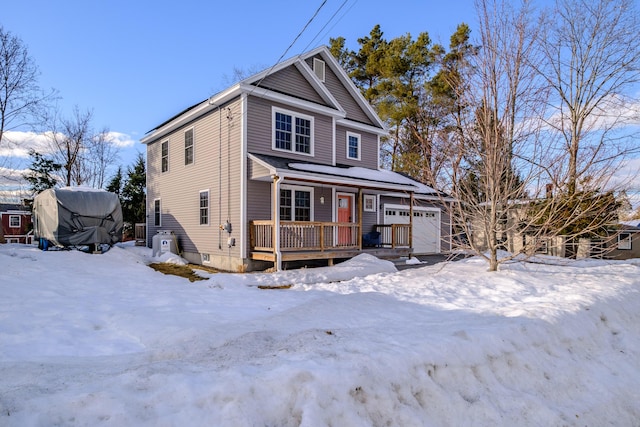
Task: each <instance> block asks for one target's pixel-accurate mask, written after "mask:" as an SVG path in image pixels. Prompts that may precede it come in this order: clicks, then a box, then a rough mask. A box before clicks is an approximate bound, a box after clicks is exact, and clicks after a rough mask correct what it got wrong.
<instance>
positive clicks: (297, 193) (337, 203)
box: [142, 47, 450, 271]
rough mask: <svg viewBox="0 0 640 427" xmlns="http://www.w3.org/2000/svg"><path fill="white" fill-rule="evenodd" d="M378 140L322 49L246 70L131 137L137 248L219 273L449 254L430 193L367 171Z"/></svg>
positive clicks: (372, 168) (367, 114)
mask: <svg viewBox="0 0 640 427" xmlns="http://www.w3.org/2000/svg"><path fill="white" fill-rule="evenodd" d="M384 135H386V130H385V127H384V124H383V123H382V121H381V120H380V119H379V118H378V116H377V115H376V113H375V112H374V110H373V109H372V108H371V106H370V105H369V104H368V103H367V102H366V100H365V99H364V98H363V97H362V96H361V94H360V92H359V90H358V89H357V88H356V87H355V86H354V85H353V83H352V82H351V80H350V79H349V77H348V76H347V74H346V73H345V72H344V70H343V69H342V67H341V66H340V65H339V64H338V62H337V61H336V60H335V59H334V58H333V56H332V55H331V53H330V52H329V50H328V49H327V48H326V47H320V48H317V49H315V50H312V51H310V52H308V53H306V54H303V55H299V56H296V57H294V58H291V59H289V60H287V61H284V62H282V63H280V64H278V65H276V66H274V67H272V68H271V69H268V70H265V71H263V72H261V73H259V74H256V75H254V76H251V77H249V78H247V79H245V80H243V81H241V82H239V83H237V84H235V85H233V86H231V87H230V88H228V89H226V90H224V91H222V92H220V93H217V94H215V95H214V96H212V97H210V98H209V99H207V100H204V101H202V102H200V103H198V104H196V105H194V106H192V107H190V108H188V109H186V110H185V111H182V112H181V113H179V114H178V115H176V116H175V117H172V118H171V119H169V120H167V121H166V122H164V123H162V124H160V125H159V126H157V127H156V128H154V129H153V130H151V131H150V132H149V133H148V134H147V135H146V136H145V137H144V138H143V139H142V143H144V144H146V146H147V230H148V231H147V233H148V237H147V243H148V245H150V244H151V241H152V237H153V236H154V234H156V233H157V232H158V231H160V230H169V231H172V232H173V233H175V235H176V236H177V240H178V242H179V247H180V250H181V252H182V256H183V257H184V258H186V259H187V260H188V261H190V262H194V263H197V264H204V265H210V266H213V267H217V268H221V269H224V270H229V271H246V270H253V269H261V268H265V267H268V266H275V267H276V268H277V269H279V268H281V267H282V263H283V262H287V261H295V260H310V259H328V260H329V262H332V261H333V259H339V258H349V257H352V256H355V255H356V254H358V253H360V252H362V251H369V252H371V253H373V254H375V255H377V256H381V257H385V256H386V257H394V256H395V257H397V256H408V255H410V254H411V253H412V252H413V253H438V252H441V251H446V250H449V249H450V239H449V236H450V221H449V220H448V214H447V213H446V210H445V209H443V206H442V203H441V202H440V197H439V196H438V194H437V192H436V191H435V190H433V189H432V188H430V187H428V186H426V185H422V184H420V183H418V182H416V181H414V180H412V179H409V178H407V177H405V176H403V175H401V174H397V173H394V172H390V171H385V170H380V169H379V158H380V156H379V151H380V138H381V137H382V136H384Z"/></svg>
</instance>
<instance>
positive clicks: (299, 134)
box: [272, 109, 313, 155]
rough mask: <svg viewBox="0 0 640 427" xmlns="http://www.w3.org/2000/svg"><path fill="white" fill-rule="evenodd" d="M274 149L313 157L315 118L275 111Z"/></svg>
mask: <svg viewBox="0 0 640 427" xmlns="http://www.w3.org/2000/svg"><path fill="white" fill-rule="evenodd" d="M272 146H273V149H274V150H281V151H290V152H293V153H300V154H308V155H313V117H310V116H305V115H302V114H298V113H293V112H290V111H284V110H276V109H274V110H273V145H272Z"/></svg>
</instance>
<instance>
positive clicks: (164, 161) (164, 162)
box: [160, 141, 169, 172]
mask: <svg viewBox="0 0 640 427" xmlns="http://www.w3.org/2000/svg"><path fill="white" fill-rule="evenodd" d="M160 163H161V166H160V167H161V170H162V172H166V171H168V170H169V141H164V142H163V143H162V155H161V161H160Z"/></svg>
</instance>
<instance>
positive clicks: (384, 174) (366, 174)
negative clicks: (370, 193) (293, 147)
mask: <svg viewBox="0 0 640 427" xmlns="http://www.w3.org/2000/svg"><path fill="white" fill-rule="evenodd" d="M289 167H290V168H291V169H296V170H300V171H305V172H316V173H324V174H328V175H338V176H346V177H349V178H356V179H364V180H367V181H377V182H386V183H390V184H398V185H412V186H414V187H416V188H417V190H416V192H418V193H436V190H434V189H433V188H431V187H429V186H428V185H425V184H422V183H420V182H418V181H415V180H413V179H411V178H408V177H406V176H404V175H401V174H399V173H397V172H392V171H388V170H384V169H368V168H363V167H359V166H351V167H337V166H326V165H318V164H312V163H289Z"/></svg>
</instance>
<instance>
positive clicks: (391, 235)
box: [373, 224, 410, 248]
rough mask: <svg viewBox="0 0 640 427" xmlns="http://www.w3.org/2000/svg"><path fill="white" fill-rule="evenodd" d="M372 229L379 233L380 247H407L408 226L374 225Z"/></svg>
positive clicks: (408, 238)
mask: <svg viewBox="0 0 640 427" xmlns="http://www.w3.org/2000/svg"><path fill="white" fill-rule="evenodd" d="M373 228H374V229H375V230H376V231H377V232H379V233H380V243H381V245H382V246H390V247H392V248H399V247H409V240H410V236H409V229H410V225H409V224H376V225H374V226H373Z"/></svg>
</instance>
